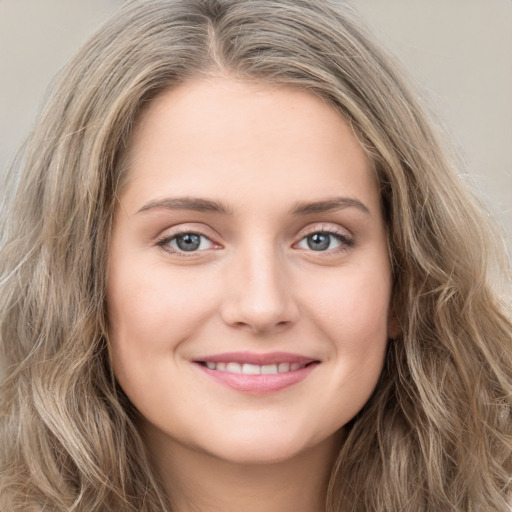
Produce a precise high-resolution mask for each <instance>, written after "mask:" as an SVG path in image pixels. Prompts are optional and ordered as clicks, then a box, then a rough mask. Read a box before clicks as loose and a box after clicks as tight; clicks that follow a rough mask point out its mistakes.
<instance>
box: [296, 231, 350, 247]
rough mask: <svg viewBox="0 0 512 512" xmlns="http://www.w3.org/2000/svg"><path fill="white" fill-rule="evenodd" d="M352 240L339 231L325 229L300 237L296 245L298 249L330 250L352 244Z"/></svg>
mask: <svg viewBox="0 0 512 512" xmlns="http://www.w3.org/2000/svg"><path fill="white" fill-rule="evenodd" d="M352 245H353V242H352V240H350V239H349V238H348V237H346V236H344V235H342V234H339V233H329V232H327V231H317V232H315V233H311V234H309V235H308V236H305V237H304V238H302V239H301V240H300V241H299V243H298V244H297V247H299V248H300V249H309V250H312V251H317V252H320V251H332V250H334V249H338V248H339V247H341V246H349V247H350V246H352Z"/></svg>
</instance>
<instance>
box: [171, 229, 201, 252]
mask: <svg viewBox="0 0 512 512" xmlns="http://www.w3.org/2000/svg"><path fill="white" fill-rule="evenodd" d="M200 243H201V238H200V237H199V235H195V234H194V233H186V234H185V235H180V236H178V237H177V238H176V245H177V246H178V247H179V248H180V249H181V250H182V251H195V250H196V249H198V248H199V244H200Z"/></svg>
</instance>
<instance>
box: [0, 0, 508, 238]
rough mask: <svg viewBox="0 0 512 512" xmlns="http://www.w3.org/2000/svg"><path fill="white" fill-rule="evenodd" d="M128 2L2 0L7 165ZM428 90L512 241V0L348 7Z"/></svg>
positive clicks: (367, 1) (1, 133) (0, 72)
mask: <svg viewBox="0 0 512 512" xmlns="http://www.w3.org/2000/svg"><path fill="white" fill-rule="evenodd" d="M122 3H123V1H122V0H0V168H1V169H4V168H5V166H6V165H7V164H8V162H9V161H10V160H11V159H12V157H13V155H14V153H15V151H16V149H17V147H18V146H19V145H20V144H21V142H22V141H23V138H24V137H25V135H26V134H27V132H28V130H29V129H30V126H31V124H32V122H33V119H34V116H35V114H36V112H37V110H38V108H39V107H40V105H41V102H42V100H43V98H44V96H45V94H46V91H47V87H48V83H49V82H50V80H51V78H52V76H53V75H54V74H55V73H56V72H57V71H58V70H59V69H60V67H61V66H62V65H63V64H64V62H66V60H67V59H69V58H70V57H71V55H72V54H73V53H74V51H75V50H76V48H77V47H78V46H79V45H80V44H81V43H82V42H83V41H84V40H85V39H86V38H87V37H88V35H89V34H90V33H91V32H92V31H93V30H94V28H95V27H96V26H97V25H98V24H99V23H101V22H102V21H103V20H104V19H105V18H107V16H108V15H109V14H110V13H112V12H114V11H115V9H116V8H117V7H118V6H119V5H121V4H122ZM350 3H351V4H352V5H354V7H355V8H356V9H357V10H358V11H359V12H360V13H361V14H362V15H363V17H364V18H366V20H367V21H368V23H369V24H370V26H371V27H372V28H373V29H374V30H375V31H376V33H377V34H378V35H379V36H380V38H381V39H382V40H383V41H384V42H385V43H386V44H387V45H388V46H389V47H390V48H391V49H392V50H393V51H394V52H395V54H397V55H398V57H399V58H400V59H401V60H402V61H403V62H404V63H405V65H406V67H407V68H408V69H409V70H410V71H411V73H412V74H413V76H414V77H416V79H417V80H418V81H419V82H420V83H421V85H422V86H423V87H424V88H425V89H426V91H427V95H428V97H429V98H430V101H431V103H432V104H433V105H434V106H435V107H436V108H437V110H438V111H439V112H440V114H441V117H442V118H443V119H444V120H445V122H446V124H447V125H448V127H449V130H450V132H451V134H452V136H453V137H454V139H455V141H456V143H457V144H458V145H459V146H460V147H461V148H462V150H463V151H464V153H465V154H466V157H467V161H468V163H469V165H470V169H471V174H472V179H473V181H474V183H475V185H476V187H477V188H478V189H479V190H480V192H481V194H483V196H484V199H485V200H486V201H487V203H488V204H489V206H490V208H491V210H493V211H494V212H496V214H497V215H498V217H499V219H500V221H501V222H502V224H503V226H504V227H505V229H506V232H507V234H508V237H509V239H510V238H512V0H350Z"/></svg>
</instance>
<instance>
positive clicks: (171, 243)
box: [158, 232, 215, 252]
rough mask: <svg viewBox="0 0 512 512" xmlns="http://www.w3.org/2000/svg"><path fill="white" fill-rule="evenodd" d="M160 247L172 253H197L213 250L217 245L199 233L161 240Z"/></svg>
mask: <svg viewBox="0 0 512 512" xmlns="http://www.w3.org/2000/svg"><path fill="white" fill-rule="evenodd" d="M158 245H160V246H161V247H163V248H164V249H166V250H170V251H171V252H196V251H204V250H206V249H212V248H213V247H215V244H214V243H213V242H212V241H211V240H210V239H209V238H208V237H206V236H204V235H201V234H199V233H193V232H190V233H188V232H187V233H179V234H177V235H174V236H172V237H168V238H165V239H164V240H161V241H160V242H159V243H158Z"/></svg>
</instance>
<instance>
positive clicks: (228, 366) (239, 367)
mask: <svg viewBox="0 0 512 512" xmlns="http://www.w3.org/2000/svg"><path fill="white" fill-rule="evenodd" d="M305 366H306V365H305V364H300V363H279V364H264V365H261V366H260V365H257V364H248V363H245V364H240V363H235V362H228V363H213V362H211V361H207V362H206V367H207V368H209V369H210V370H217V371H221V372H228V373H243V374H244V375H261V374H263V375H275V374H277V373H287V372H293V371H296V370H300V369H301V368H304V367H305Z"/></svg>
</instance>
